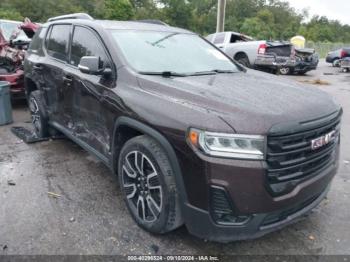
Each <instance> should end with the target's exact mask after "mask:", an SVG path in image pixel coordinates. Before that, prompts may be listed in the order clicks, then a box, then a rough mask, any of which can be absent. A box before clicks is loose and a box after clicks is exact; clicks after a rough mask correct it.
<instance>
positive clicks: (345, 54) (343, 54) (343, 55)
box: [340, 50, 348, 58]
mask: <svg viewBox="0 0 350 262" xmlns="http://www.w3.org/2000/svg"><path fill="white" fill-rule="evenodd" d="M347 55H348V53H347V52H346V51H345V50H341V53H340V58H344V57H346V56H347Z"/></svg>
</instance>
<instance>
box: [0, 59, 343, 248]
mask: <svg viewBox="0 0 350 262" xmlns="http://www.w3.org/2000/svg"><path fill="white" fill-rule="evenodd" d="M280 77H281V79H282V78H284V77H285V76H280ZM288 78H291V79H293V80H295V81H305V80H307V81H309V82H312V81H313V80H315V79H318V78H320V79H321V80H324V81H327V82H329V85H316V86H317V87H319V88H320V89H322V90H325V91H326V92H328V93H330V94H331V95H333V96H334V97H335V98H336V99H337V100H338V101H339V102H340V103H341V104H342V106H343V108H344V117H343V126H342V136H341V140H342V148H341V159H340V169H339V173H338V174H337V176H336V178H335V179H334V182H333V185H332V188H331V191H330V193H329V198H328V200H325V201H324V202H322V203H321V205H320V206H319V207H318V208H317V209H316V210H315V212H313V213H312V214H311V215H310V216H309V217H308V218H307V219H306V220H303V221H301V222H299V223H297V224H294V225H292V226H289V227H287V228H284V229H283V230H280V231H278V232H275V233H272V234H269V235H267V236H265V237H262V238H260V239H257V240H252V241H241V242H234V243H230V244H218V243H212V242H205V241H203V240H200V239H197V238H195V237H193V236H191V235H189V233H188V232H187V230H186V228H184V227H183V228H180V229H179V230H177V231H175V232H172V233H169V234H167V235H163V236H158V235H152V234H149V233H147V232H145V231H143V230H141V229H139V228H138V227H137V226H136V224H135V223H134V222H133V220H132V219H131V217H130V215H129V214H128V211H127V209H126V207H125V205H124V202H123V201H122V197H121V192H120V190H119V186H118V184H117V179H116V178H115V177H114V176H113V174H112V173H111V172H110V171H109V170H108V169H107V168H106V167H105V166H104V165H103V164H102V163H101V162H99V161H98V160H96V159H95V158H94V157H92V156H90V155H89V154H88V153H87V152H85V151H84V150H83V149H81V148H80V147H79V146H77V145H75V144H74V143H72V142H70V141H69V140H65V139H62V140H54V141H47V142H41V143H36V144H31V145H27V144H25V143H23V142H21V141H20V140H19V139H18V138H16V137H15V136H14V135H13V134H12V133H11V131H10V128H11V125H10V126H3V127H0V255H3V254H25V255H39V254H40V255H43V254H44V255H62V254H64V255H78V254H84V255H87V254H97V255H102V254H104V255H132V254H139V255H147V254H163V255H165V254H168V255H169V254H172V255H180V254H191V255H224V254H227V255H230V254H231V255H237V254H239V255H246V254H249V255H269V254H273V255H276V254H279V255H289V254H304V255H310V254H314V255H322V254H329V255H330V254H341V255H350V244H349V243H350V209H349V202H350V181H349V171H350V136H349V134H350V73H347V74H346V73H342V72H340V70H339V69H336V68H332V67H330V66H329V65H326V64H325V63H321V64H320V67H319V68H318V70H317V71H312V72H310V73H309V74H308V75H307V76H288ZM322 83H323V84H325V83H326V82H322ZM305 85H306V87H305V88H308V86H309V85H311V83H305ZM29 119H30V118H29V114H28V110H27V109H26V106H25V105H24V104H18V103H17V104H16V105H14V121H15V122H14V124H13V125H29V123H28V121H29ZM9 181H10V182H13V184H15V185H9ZM10 184H11V183H10ZM48 192H53V193H55V194H58V195H60V197H54V196H53V195H49V194H48Z"/></svg>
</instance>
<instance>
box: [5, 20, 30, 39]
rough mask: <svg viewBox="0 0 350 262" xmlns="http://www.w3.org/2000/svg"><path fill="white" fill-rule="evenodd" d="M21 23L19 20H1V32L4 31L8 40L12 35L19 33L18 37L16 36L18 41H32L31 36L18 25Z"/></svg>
mask: <svg viewBox="0 0 350 262" xmlns="http://www.w3.org/2000/svg"><path fill="white" fill-rule="evenodd" d="M20 24H21V23H19V22H4V21H0V29H1V32H2V33H3V35H4V37H5V39H6V40H7V41H9V40H10V38H11V36H12V35H15V34H16V35H17V34H18V35H17V37H16V38H15V40H16V41H18V40H21V41H30V40H29V38H28V37H27V36H26V34H25V33H24V32H23V31H22V30H21V29H19V28H18V26H19V25H20Z"/></svg>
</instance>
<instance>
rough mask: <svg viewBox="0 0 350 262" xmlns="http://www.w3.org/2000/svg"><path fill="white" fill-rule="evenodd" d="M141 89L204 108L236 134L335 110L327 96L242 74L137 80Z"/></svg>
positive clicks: (269, 77)
mask: <svg viewBox="0 0 350 262" xmlns="http://www.w3.org/2000/svg"><path fill="white" fill-rule="evenodd" d="M139 84H140V86H141V88H143V89H145V90H146V91H147V92H149V93H154V94H155V95H158V96H162V97H163V98H164V99H168V100H169V101H170V102H174V103H178V104H180V105H181V106H189V107H191V108H193V113H194V114H195V111H196V110H201V111H203V110H205V111H207V112H208V113H209V114H215V115H217V116H218V117H220V118H221V119H223V120H225V122H226V123H227V124H229V125H230V126H231V127H232V128H233V129H234V130H235V131H236V132H239V133H247V134H266V133H267V132H268V130H269V129H270V128H271V127H272V126H273V125H275V124H280V123H289V122H301V121H309V120H313V119H317V118H320V117H322V116H326V115H329V114H330V113H333V112H335V111H336V110H339V109H340V108H339V106H338V105H337V104H336V103H335V102H334V100H333V99H332V98H331V97H330V96H329V95H328V94H327V93H325V92H323V91H320V90H318V89H316V88H314V87H312V86H309V85H301V84H298V83H295V82H292V81H289V80H287V79H285V78H282V77H278V76H274V75H270V74H266V73H261V72H257V71H254V70H248V71H247V72H246V73H244V72H239V73H234V74H217V75H206V76H191V77H174V78H164V77H162V76H147V75H142V76H139Z"/></svg>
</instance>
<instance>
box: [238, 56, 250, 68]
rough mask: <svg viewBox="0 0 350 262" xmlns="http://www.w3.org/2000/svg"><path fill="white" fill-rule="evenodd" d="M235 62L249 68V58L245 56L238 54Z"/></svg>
mask: <svg viewBox="0 0 350 262" xmlns="http://www.w3.org/2000/svg"><path fill="white" fill-rule="evenodd" d="M235 60H236V61H237V62H238V63H240V64H241V65H243V66H245V67H248V68H250V67H251V66H250V62H249V58H248V57H247V56H246V55H245V54H239V55H237V56H236V58H235Z"/></svg>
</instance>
